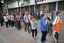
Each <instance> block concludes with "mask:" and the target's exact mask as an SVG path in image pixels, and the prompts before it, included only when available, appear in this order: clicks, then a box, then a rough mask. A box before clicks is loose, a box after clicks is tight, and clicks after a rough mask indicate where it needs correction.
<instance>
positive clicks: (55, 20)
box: [53, 17, 59, 26]
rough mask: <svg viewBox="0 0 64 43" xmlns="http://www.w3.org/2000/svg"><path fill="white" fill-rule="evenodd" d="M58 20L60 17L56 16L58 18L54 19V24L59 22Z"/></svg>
mask: <svg viewBox="0 0 64 43" xmlns="http://www.w3.org/2000/svg"><path fill="white" fill-rule="evenodd" d="M58 20H59V19H58V17H56V18H55V19H54V22H53V26H54V25H56V24H57V23H58Z"/></svg>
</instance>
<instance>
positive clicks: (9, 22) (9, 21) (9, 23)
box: [6, 13, 11, 26]
mask: <svg viewBox="0 0 64 43" xmlns="http://www.w3.org/2000/svg"><path fill="white" fill-rule="evenodd" d="M6 15H7V17H8V26H10V25H11V20H10V15H9V14H8V13H6Z"/></svg>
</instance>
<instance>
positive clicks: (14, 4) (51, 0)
mask: <svg viewBox="0 0 64 43" xmlns="http://www.w3.org/2000/svg"><path fill="white" fill-rule="evenodd" d="M55 1H61V0H46V1H45V0H44V1H43V2H38V3H37V4H42V3H49V2H55ZM22 3H23V1H20V3H19V5H20V6H22V5H21V4H22ZM34 4H35V0H30V3H29V4H28V5H34ZM16 7H18V2H14V3H11V4H9V5H8V8H9V9H10V8H16Z"/></svg>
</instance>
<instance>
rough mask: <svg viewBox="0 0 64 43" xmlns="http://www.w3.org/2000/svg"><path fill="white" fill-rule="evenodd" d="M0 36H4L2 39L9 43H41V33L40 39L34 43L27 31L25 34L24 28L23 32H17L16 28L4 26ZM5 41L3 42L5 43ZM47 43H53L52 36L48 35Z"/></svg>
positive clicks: (0, 28) (0, 29) (1, 28)
mask: <svg viewBox="0 0 64 43" xmlns="http://www.w3.org/2000/svg"><path fill="white" fill-rule="evenodd" d="M0 35H2V37H4V39H5V41H7V42H8V43H26V42H27V43H41V42H40V38H41V33H38V38H39V39H38V40H37V41H36V42H34V41H33V38H32V36H31V34H28V32H27V31H26V32H25V31H24V30H23V28H22V29H21V30H17V29H16V28H12V27H9V28H6V27H5V26H3V27H0ZM4 39H3V40H2V41H3V42H4V43H5V41H4ZM0 43H1V42H0ZM46 43H53V41H52V37H51V36H49V35H47V41H46Z"/></svg>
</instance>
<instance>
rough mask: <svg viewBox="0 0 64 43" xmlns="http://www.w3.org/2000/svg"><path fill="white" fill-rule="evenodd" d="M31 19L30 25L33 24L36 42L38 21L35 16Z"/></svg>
mask: <svg viewBox="0 0 64 43" xmlns="http://www.w3.org/2000/svg"><path fill="white" fill-rule="evenodd" d="M30 18H31V21H30V23H31V31H32V37H33V39H34V41H36V39H37V21H36V19H35V18H34V17H33V16H31V17H30ZM34 34H35V35H34Z"/></svg>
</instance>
